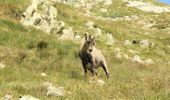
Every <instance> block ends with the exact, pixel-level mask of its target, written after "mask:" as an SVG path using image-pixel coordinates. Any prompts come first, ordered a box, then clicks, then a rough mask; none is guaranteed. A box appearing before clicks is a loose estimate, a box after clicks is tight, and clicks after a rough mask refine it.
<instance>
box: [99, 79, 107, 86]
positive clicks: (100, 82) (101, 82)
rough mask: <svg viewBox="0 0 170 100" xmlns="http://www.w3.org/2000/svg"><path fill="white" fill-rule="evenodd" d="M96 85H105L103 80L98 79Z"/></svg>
mask: <svg viewBox="0 0 170 100" xmlns="http://www.w3.org/2000/svg"><path fill="white" fill-rule="evenodd" d="M97 83H98V85H100V86H103V85H105V82H104V81H103V80H101V79H98V80H97Z"/></svg>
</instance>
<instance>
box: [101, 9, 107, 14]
mask: <svg viewBox="0 0 170 100" xmlns="http://www.w3.org/2000/svg"><path fill="white" fill-rule="evenodd" d="M100 12H102V13H107V12H108V10H107V9H105V8H100Z"/></svg>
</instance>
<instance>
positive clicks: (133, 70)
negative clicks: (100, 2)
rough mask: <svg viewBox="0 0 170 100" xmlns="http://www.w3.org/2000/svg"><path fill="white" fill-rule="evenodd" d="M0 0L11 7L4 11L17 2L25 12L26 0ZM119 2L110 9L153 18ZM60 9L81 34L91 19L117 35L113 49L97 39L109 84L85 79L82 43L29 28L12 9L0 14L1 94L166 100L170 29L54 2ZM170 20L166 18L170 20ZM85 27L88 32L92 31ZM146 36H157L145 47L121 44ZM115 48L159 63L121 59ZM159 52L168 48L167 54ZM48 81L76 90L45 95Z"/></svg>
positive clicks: (87, 99)
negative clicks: (96, 15)
mask: <svg viewBox="0 0 170 100" xmlns="http://www.w3.org/2000/svg"><path fill="white" fill-rule="evenodd" d="M115 2H116V1H115ZM0 4H1V6H2V5H3V6H5V7H6V6H7V5H12V6H10V7H11V8H10V7H9V8H8V9H3V10H4V11H9V12H10V11H11V9H12V8H13V7H16V5H19V7H17V8H18V9H19V10H18V11H19V12H20V11H21V12H22V10H21V9H20V7H22V6H25V5H27V4H28V1H27V0H26V1H23V2H22V3H20V2H19V1H18V0H15V1H14V0H6V1H5V2H4V1H3V0H1V1H0ZM21 5H22V6H21ZM120 5H121V2H120V1H119V0H118V1H117V4H113V8H111V9H113V10H115V11H116V12H117V15H118V16H121V15H122V14H125V15H126V13H127V15H131V14H133V13H135V12H136V13H137V14H140V13H142V14H144V16H145V17H147V18H150V17H152V16H153V15H152V14H147V13H144V12H141V11H138V10H136V9H133V8H130V9H129V10H130V11H133V13H128V12H127V10H123V9H125V8H123V7H122V8H118V6H120ZM25 7H26V6H25ZM25 7H24V8H25ZM56 7H57V8H58V10H59V15H58V17H59V18H60V19H61V20H64V21H65V23H66V25H67V26H71V27H73V29H74V30H75V31H77V32H79V33H82V34H83V33H84V31H86V30H87V29H86V28H85V27H84V26H83V25H84V23H86V21H88V20H92V21H94V22H95V23H96V26H98V27H100V28H101V29H103V30H104V33H106V32H111V33H112V34H113V36H114V38H115V39H116V40H117V41H116V42H117V45H115V46H114V47H113V48H110V47H106V46H105V45H104V44H103V43H101V42H100V41H98V43H97V44H98V45H97V46H98V47H99V48H101V50H102V52H103V53H104V55H105V57H106V59H107V63H108V66H109V70H110V73H111V78H110V79H109V80H107V79H106V77H105V75H104V73H103V71H102V69H99V70H98V71H99V77H101V78H102V79H104V80H105V82H106V85H104V86H103V87H100V86H95V85H92V84H90V83H89V82H88V80H89V79H84V77H83V69H82V66H81V62H80V60H79V58H78V56H77V50H78V48H79V45H77V44H75V43H73V42H70V41H64V42H61V41H59V40H57V39H56V38H55V37H53V36H50V35H47V34H45V33H43V32H42V31H38V30H35V29H33V28H25V27H24V26H22V25H21V24H20V23H19V22H18V20H15V19H14V17H11V16H9V15H10V13H7V14H6V13H5V14H3V16H1V17H0V62H1V63H3V64H5V65H6V68H5V69H3V70H0V97H2V96H4V94H6V93H11V94H12V95H13V97H14V98H15V99H17V98H18V97H19V95H26V94H28V95H32V96H35V97H37V98H40V99H42V100H56V99H69V100H70V99H71V100H77V99H79V100H92V99H93V100H99V99H101V100H108V99H111V100H112V99H113V98H115V99H118V100H120V99H148V100H155V99H162V100H165V99H168V98H169V94H170V90H169V88H170V87H169V86H170V75H169V72H170V68H169V66H168V65H167V64H166V62H167V61H168V59H170V52H169V48H168V47H167V45H169V39H168V37H169V35H168V34H165V32H166V30H148V29H141V28H140V26H139V25H137V24H136V23H134V22H126V21H118V22H107V21H100V20H96V19H94V18H91V17H85V16H83V14H82V13H80V12H79V13H77V11H75V9H74V8H72V7H70V6H67V5H62V4H56ZM117 8H118V9H117ZM63 9H65V10H63ZM120 9H122V10H120ZM94 10H95V9H94ZM110 15H111V14H110ZM110 15H109V16H110ZM122 16H123V15H122ZM159 16H160V18H155V19H156V20H157V21H158V22H159V20H162V19H161V18H163V17H166V16H167V18H168V16H169V15H168V14H164V15H159ZM167 18H165V19H164V20H168V19H167ZM113 26H114V27H113ZM134 26H136V27H137V28H135V27H134ZM87 31H89V32H90V30H87ZM144 32H149V33H150V35H147V36H145V35H144V34H143V33H144ZM121 33H122V34H121ZM143 38H147V39H151V40H153V41H154V42H155V43H156V45H157V46H156V47H155V48H150V49H147V50H146V49H144V50H141V48H140V47H139V46H138V45H134V46H132V47H125V46H124V45H123V42H124V40H125V39H129V40H131V39H143ZM42 40H43V41H45V42H47V44H48V46H47V48H45V49H43V50H39V49H38V47H37V44H38V43H39V42H40V41H42ZM116 47H119V48H121V49H123V52H125V53H127V50H128V49H135V50H139V51H140V54H141V55H143V56H144V57H145V56H146V57H147V58H152V59H154V60H157V61H158V62H157V63H156V64H155V65H150V66H144V65H140V64H135V63H132V62H131V61H128V60H125V59H122V60H118V59H116V58H114V52H113V51H114V48H116ZM161 52H165V53H166V57H165V56H163V55H162V54H161ZM41 72H45V73H46V74H47V78H42V77H41V76H40V73H41ZM90 77H91V76H90V75H89V78H90ZM46 81H49V82H51V83H52V84H53V85H55V86H64V87H65V89H66V90H67V91H70V92H72V94H69V95H66V96H64V97H53V96H52V97H46V96H44V92H45V91H44V89H43V87H42V83H43V82H46Z"/></svg>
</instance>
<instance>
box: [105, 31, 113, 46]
mask: <svg viewBox="0 0 170 100" xmlns="http://www.w3.org/2000/svg"><path fill="white" fill-rule="evenodd" d="M106 44H107V45H109V46H113V44H114V39H113V36H112V34H111V33H107V34H106Z"/></svg>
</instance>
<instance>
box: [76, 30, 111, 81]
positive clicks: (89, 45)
mask: <svg viewBox="0 0 170 100" xmlns="http://www.w3.org/2000/svg"><path fill="white" fill-rule="evenodd" d="M84 36H85V37H84V38H83V40H82V43H81V46H80V50H79V57H80V59H81V61H82V65H83V69H84V73H85V75H86V74H87V70H89V71H90V72H91V73H92V75H97V72H96V69H97V68H98V67H102V68H103V70H104V71H105V73H106V76H107V78H109V72H108V69H107V65H106V60H105V57H104V56H103V54H102V53H101V51H100V50H99V49H97V48H96V47H95V44H96V42H95V38H94V37H92V36H91V35H87V34H86V33H85V35H84Z"/></svg>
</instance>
